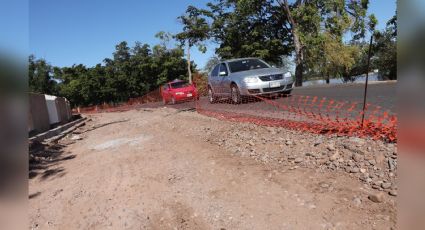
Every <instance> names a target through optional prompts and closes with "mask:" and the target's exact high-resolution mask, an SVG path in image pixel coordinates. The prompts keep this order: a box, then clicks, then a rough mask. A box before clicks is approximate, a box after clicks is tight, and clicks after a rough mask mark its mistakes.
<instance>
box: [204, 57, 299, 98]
mask: <svg viewBox="0 0 425 230" xmlns="http://www.w3.org/2000/svg"><path fill="white" fill-rule="evenodd" d="M293 83H294V81H293V79H292V76H291V73H290V72H287V71H284V70H282V69H279V68H275V67H272V66H270V65H269V64H267V63H266V62H264V61H263V60H260V59H258V58H240V59H232V60H226V61H223V62H221V63H220V64H217V65H216V66H215V67H214V68H213V69H212V70H211V72H210V73H209V74H208V98H209V101H210V103H214V102H216V101H217V100H218V99H219V98H223V97H227V98H231V99H232V102H233V103H240V102H241V101H242V99H241V98H242V97H243V96H250V95H264V94H272V93H283V94H290V93H291V91H292V88H293Z"/></svg>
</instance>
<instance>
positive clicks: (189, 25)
mask: <svg viewBox="0 0 425 230" xmlns="http://www.w3.org/2000/svg"><path fill="white" fill-rule="evenodd" d="M205 14H208V12H206V11H203V10H199V9H197V8H196V7H194V6H188V7H187V10H186V13H185V14H184V15H182V16H180V17H178V19H179V21H180V22H181V23H182V25H183V31H182V32H180V33H178V34H176V35H175V38H176V39H177V40H178V41H180V42H181V44H182V45H184V44H186V45H188V46H189V47H192V46H195V45H196V46H198V49H199V50H200V51H201V52H203V53H205V51H206V47H205V45H204V44H203V43H202V42H203V41H205V40H207V39H208V38H209V30H210V27H209V24H208V22H207V20H206V19H205V18H204V17H203V15H205Z"/></svg>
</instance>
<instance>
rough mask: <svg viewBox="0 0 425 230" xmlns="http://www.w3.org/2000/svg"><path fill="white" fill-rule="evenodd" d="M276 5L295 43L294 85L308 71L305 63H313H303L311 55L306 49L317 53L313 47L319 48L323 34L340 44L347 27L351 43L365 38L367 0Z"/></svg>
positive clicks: (282, 0) (299, 1) (318, 0)
mask: <svg viewBox="0 0 425 230" xmlns="http://www.w3.org/2000/svg"><path fill="white" fill-rule="evenodd" d="M278 3H279V5H280V6H281V7H282V9H283V12H284V13H283V14H282V17H284V18H286V19H287V21H288V24H289V27H290V30H291V35H292V39H293V43H294V50H295V63H296V68H295V85H296V86H301V85H302V81H303V74H304V72H305V68H306V67H307V69H309V68H310V66H308V64H309V63H310V64H311V63H312V61H308V60H306V59H309V56H308V54H309V53H310V54H311V53H312V52H309V51H308V50H307V49H316V51H317V46H316V45H317V44H319V47H320V40H321V39H322V38H321V36H320V34H321V33H322V32H323V31H326V32H328V33H330V34H332V36H333V37H334V39H336V40H337V41H338V42H342V36H343V34H344V33H345V32H346V30H347V29H348V27H350V30H351V31H352V32H353V33H354V36H353V39H354V40H358V39H361V38H364V34H365V16H366V11H367V8H368V4H369V1H368V0H350V1H344V0H341V1H326V0H297V1H295V2H293V3H292V4H289V3H288V1H287V0H278ZM306 54H307V55H306ZM312 56H314V55H312ZM306 65H307V66H306Z"/></svg>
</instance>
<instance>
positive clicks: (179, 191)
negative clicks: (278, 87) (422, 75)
mask: <svg viewBox="0 0 425 230" xmlns="http://www.w3.org/2000/svg"><path fill="white" fill-rule="evenodd" d="M90 118H91V120H90V121H88V122H87V124H86V126H84V127H81V128H79V129H77V130H76V131H75V132H74V133H73V134H71V135H69V136H68V137H66V138H64V139H62V140H61V141H59V143H52V144H50V145H37V144H34V145H33V150H34V151H32V156H31V161H30V182H29V206H30V211H29V216H30V228H32V229H391V228H392V229H395V226H396V203H395V200H396V196H397V186H396V178H397V146H396V145H395V144H388V143H383V142H380V141H373V140H369V139H360V138H353V137H350V138H348V137H337V136H323V135H316V134H310V133H301V132H296V131H290V130H286V129H283V128H271V127H262V126H256V125H252V124H244V123H232V122H225V121H219V120H216V119H213V118H209V117H205V116H202V115H199V114H197V113H196V112H190V111H178V110H175V109H169V108H161V109H141V110H138V111H136V110H133V111H128V112H122V113H105V114H97V115H92V116H91V117H90Z"/></svg>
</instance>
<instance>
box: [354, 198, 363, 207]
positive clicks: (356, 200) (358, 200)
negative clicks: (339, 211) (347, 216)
mask: <svg viewBox="0 0 425 230" xmlns="http://www.w3.org/2000/svg"><path fill="white" fill-rule="evenodd" d="M353 203H354V205H355V206H357V207H359V206H360V205H361V204H362V200H361V199H360V198H358V197H355V198H354V199H353Z"/></svg>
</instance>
